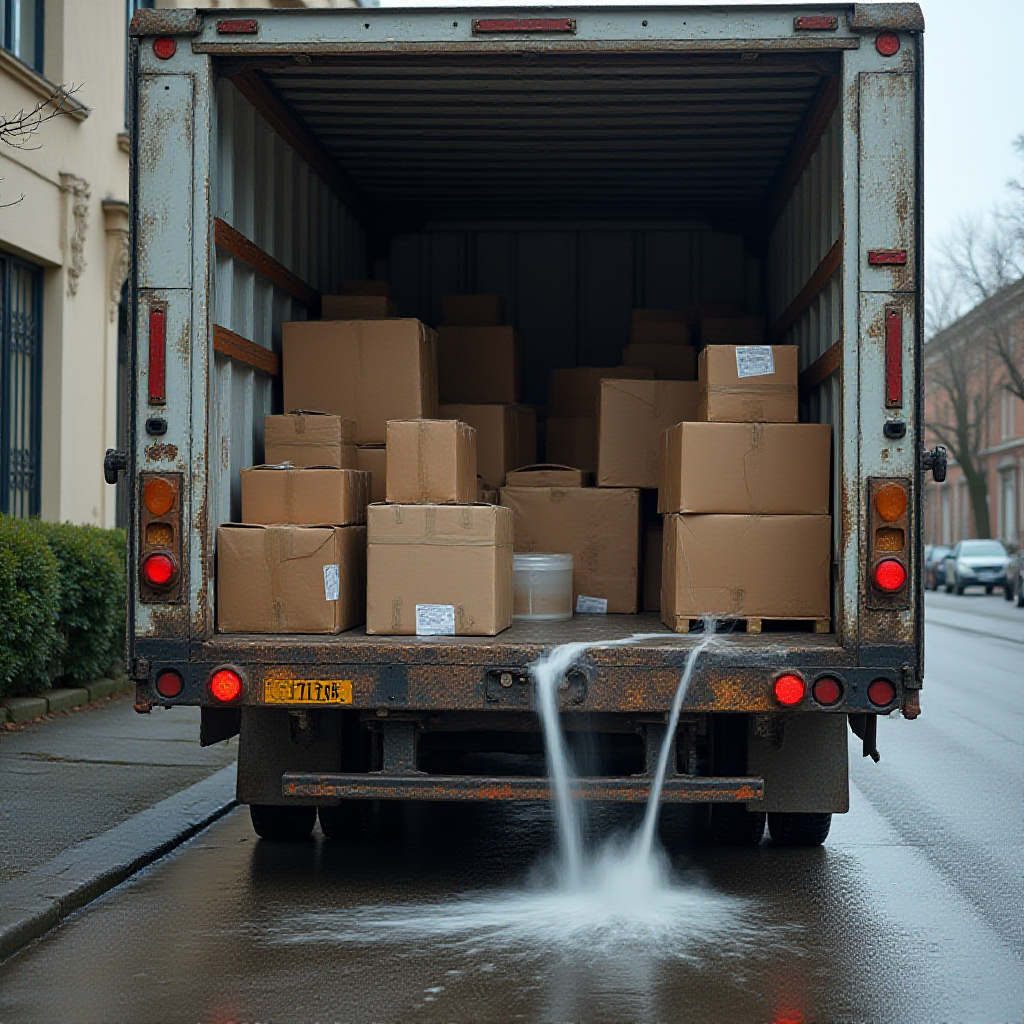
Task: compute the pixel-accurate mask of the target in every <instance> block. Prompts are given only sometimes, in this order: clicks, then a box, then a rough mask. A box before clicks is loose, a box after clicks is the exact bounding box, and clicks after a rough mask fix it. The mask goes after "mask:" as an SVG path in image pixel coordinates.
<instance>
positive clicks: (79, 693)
mask: <svg viewBox="0 0 1024 1024" xmlns="http://www.w3.org/2000/svg"><path fill="white" fill-rule="evenodd" d="M42 696H44V697H45V698H46V709H47V711H48V712H49V713H50V714H51V715H52V714H53V713H54V712H55V711H74V710H75V708H80V707H81V706H82V705H83V704H88V703H89V691H88V690H87V689H85V687H84V686H83V687H58V688H57V689H56V690H50V692H49V693H45V694H42Z"/></svg>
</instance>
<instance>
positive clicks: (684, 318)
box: [633, 309, 692, 327]
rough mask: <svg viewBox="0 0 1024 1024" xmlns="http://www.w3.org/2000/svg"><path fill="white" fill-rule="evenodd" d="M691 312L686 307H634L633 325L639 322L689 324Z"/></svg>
mask: <svg viewBox="0 0 1024 1024" xmlns="http://www.w3.org/2000/svg"><path fill="white" fill-rule="evenodd" d="M691 320H692V314H691V313H690V311H689V310H686V309H634V310H633V326H634V327H636V326H637V325H639V324H689V323H690V322H691Z"/></svg>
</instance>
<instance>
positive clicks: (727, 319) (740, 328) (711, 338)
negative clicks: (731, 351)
mask: <svg viewBox="0 0 1024 1024" xmlns="http://www.w3.org/2000/svg"><path fill="white" fill-rule="evenodd" d="M699 330H700V343H701V344H702V345H763V344H764V318H763V317H760V316H704V317H702V318H701V321H700V328H699Z"/></svg>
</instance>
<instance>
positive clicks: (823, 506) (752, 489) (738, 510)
mask: <svg viewBox="0 0 1024 1024" xmlns="http://www.w3.org/2000/svg"><path fill="white" fill-rule="evenodd" d="M831 455H832V428H831V427H830V426H829V425H828V424H827V423H678V424H676V425H675V426H673V427H671V428H670V429H669V430H667V431H666V432H665V435H664V438H663V444H662V459H661V476H660V482H659V485H658V511H659V512H662V513H667V512H693V513H723V514H724V513H728V514H733V515H826V514H827V513H828V509H829V466H830V462H831Z"/></svg>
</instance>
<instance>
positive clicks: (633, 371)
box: [548, 366, 654, 462]
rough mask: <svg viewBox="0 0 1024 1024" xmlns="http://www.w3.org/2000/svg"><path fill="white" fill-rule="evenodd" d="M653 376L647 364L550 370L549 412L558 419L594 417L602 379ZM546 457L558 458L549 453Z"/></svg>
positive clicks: (644, 378)
mask: <svg viewBox="0 0 1024 1024" xmlns="http://www.w3.org/2000/svg"><path fill="white" fill-rule="evenodd" d="M612 378H614V379H616V380H653V379H654V370H652V369H651V368H650V367H649V366H573V367H567V368H565V369H561V370H552V371H551V389H550V391H549V392H548V412H549V414H550V415H551V416H555V417H557V418H558V419H587V418H589V419H595V418H596V417H597V399H598V392H599V391H600V388H601V381H602V380H606V379H612ZM548 459H549V461H552V462H561V461H562V460H561V459H554V458H553V457H552V456H551V455H548Z"/></svg>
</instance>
